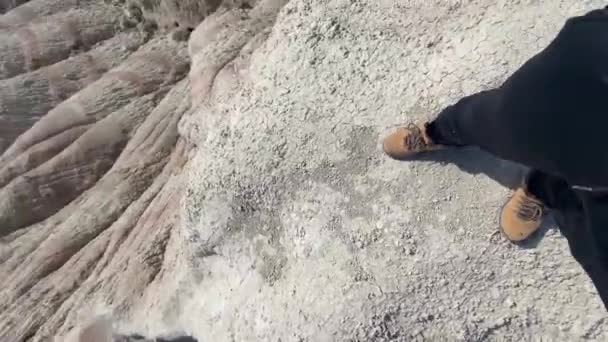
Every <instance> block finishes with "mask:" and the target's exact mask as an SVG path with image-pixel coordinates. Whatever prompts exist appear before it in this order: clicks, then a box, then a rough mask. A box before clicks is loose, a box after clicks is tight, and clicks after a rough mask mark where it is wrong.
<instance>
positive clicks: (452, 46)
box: [0, 0, 608, 341]
mask: <svg viewBox="0 0 608 342" xmlns="http://www.w3.org/2000/svg"><path fill="white" fill-rule="evenodd" d="M601 5H604V3H603V2H602V1H599V0H586V1H580V0H577V1H574V0H556V1H551V2H542V3H541V2H539V1H534V0H502V1H490V0H447V1H446V0H430V1H415V0H414V1H412V0H408V1H400V0H396V1H392V0H391V1H386V0H379V1H362V0H327V1H320V0H232V1H229V0H225V1H220V0H182V1H178V0H126V1H125V0H122V1H118V0H108V1H103V2H102V1H99V0H79V1H77V0H30V1H26V0H19V1H15V0H0V13H3V14H2V15H0V152H1V155H0V275H1V277H0V341H53V340H56V341H68V340H73V339H76V340H78V339H80V340H90V339H92V338H93V337H90V336H92V335H88V333H89V332H91V331H93V332H95V331H97V330H95V329H93V328H92V327H96V326H95V325H93V326H90V325H88V323H87V322H90V321H91V320H92V319H94V318H95V317H98V316H100V315H101V316H104V317H109V319H110V321H109V323H108V325H107V327H110V326H111V327H112V331H113V336H114V337H113V339H115V340H116V341H119V340H126V339H129V338H130V339H131V340H137V338H138V337H137V336H141V337H142V339H143V338H144V337H145V338H148V339H153V338H155V337H163V338H167V339H169V338H170V337H168V336H174V337H177V336H179V335H184V336H186V335H187V336H192V337H194V338H197V339H198V340H199V341H266V340H268V341H279V340H281V341H417V340H419V341H423V340H429V341H442V340H449V341H455V340H460V341H486V340H505V339H506V340H529V339H544V340H552V341H575V340H582V339H585V340H592V341H604V340H606V338H608V322H607V321H606V319H607V316H606V314H605V312H604V310H603V307H602V305H601V302H600V301H599V298H598V297H597V295H596V293H595V290H594V288H593V286H592V285H591V283H590V281H589V280H588V279H587V277H586V276H585V275H584V273H583V272H582V270H581V268H580V267H579V266H578V265H577V264H576V262H575V261H574V260H573V259H572V258H571V257H570V256H569V254H568V251H567V246H566V242H565V239H563V238H562V237H561V236H560V234H559V233H558V232H557V231H556V230H554V229H552V223H551V221H550V220H549V221H548V222H547V230H546V231H545V234H544V237H543V238H542V239H539V240H538V241H536V242H535V243H534V244H532V245H530V246H527V248H520V247H515V246H512V245H509V244H508V243H506V242H504V241H503V240H502V239H501V237H500V236H498V235H497V234H496V211H497V210H498V209H499V207H500V205H501V204H502V202H503V201H504V200H505V198H506V197H507V195H508V191H509V190H508V187H510V186H511V187H512V186H514V185H515V184H516V183H517V182H518V180H519V178H520V177H521V173H522V169H521V168H520V167H519V166H517V165H513V164H510V163H508V162H505V161H500V160H496V159H493V158H492V157H490V156H488V155H486V154H483V153H482V152H479V151H476V150H463V151H454V152H451V153H440V154H437V155H435V156H431V157H429V159H427V160H422V161H417V162H409V163H404V162H397V161H393V160H389V159H387V158H385V157H384V156H383V155H382V153H381V151H380V148H379V143H380V141H381V138H382V134H383V132H385V130H386V129H387V128H390V127H392V126H394V125H397V124H401V123H403V122H406V121H410V120H421V119H424V118H428V117H431V116H432V115H433V114H434V113H435V112H436V111H437V110H439V109H440V108H441V107H442V106H445V105H447V104H450V103H452V102H453V101H456V100H457V99H458V98H459V97H461V96H463V95H466V94H470V93H472V92H475V91H478V90H481V89H485V88H488V87H491V86H496V85H498V84H500V82H501V81H502V80H504V78H505V77H507V76H508V75H509V73H510V72H512V71H513V70H515V69H516V68H517V67H518V66H519V65H521V63H523V62H524V61H525V60H526V59H528V58H529V57H531V56H532V55H533V54H534V53H536V52H537V51H538V50H539V49H541V48H542V47H544V46H545V45H546V44H547V43H548V42H549V41H550V39H551V38H552V37H553V36H554V35H555V34H556V33H557V31H558V30H559V29H560V27H561V25H562V24H563V22H564V20H565V19H566V18H568V17H569V16H572V15H579V14H583V13H585V12H586V11H588V10H590V9H593V8H596V7H599V6H601ZM110 323H111V324H110ZM91 329H92V330H91ZM100 331H101V332H99V333H98V334H97V337H99V336H102V335H103V334H104V333H105V332H107V330H103V329H101V330H100ZM104 331H105V332H104ZM93 335H95V334H93ZM110 335H112V334H109V335H108V336H110ZM83 336H84V337H83ZM129 336H130V337H129ZM102 337H103V336H102ZM100 338H101V337H100ZM108 338H109V337H108ZM171 338H172V337H171ZM140 340H141V339H140Z"/></svg>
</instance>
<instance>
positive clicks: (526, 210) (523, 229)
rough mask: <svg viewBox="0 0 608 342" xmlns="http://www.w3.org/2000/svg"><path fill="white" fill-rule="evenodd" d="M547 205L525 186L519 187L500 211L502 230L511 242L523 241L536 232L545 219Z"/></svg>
mask: <svg viewBox="0 0 608 342" xmlns="http://www.w3.org/2000/svg"><path fill="white" fill-rule="evenodd" d="M544 212H545V206H544V205H543V203H542V202H541V201H540V200H538V199H537V198H536V197H534V196H532V195H531V194H529V193H528V192H527V191H526V190H524V189H523V188H520V189H517V191H515V193H514V194H513V196H512V197H511V198H510V199H509V200H508V201H507V203H505V205H504V206H503V208H502V212H501V213H500V230H501V231H502V233H503V234H504V235H505V237H506V238H507V239H508V240H509V241H511V242H522V241H524V240H526V239H528V238H529V237H530V236H531V235H532V234H534V233H535V232H536V231H537V230H538V228H540V225H541V223H542V220H543V216H544Z"/></svg>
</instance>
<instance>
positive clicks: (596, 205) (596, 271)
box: [554, 192, 608, 310]
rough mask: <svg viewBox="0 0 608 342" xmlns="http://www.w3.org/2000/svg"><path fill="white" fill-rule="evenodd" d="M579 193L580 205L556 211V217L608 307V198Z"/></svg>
mask: <svg viewBox="0 0 608 342" xmlns="http://www.w3.org/2000/svg"><path fill="white" fill-rule="evenodd" d="M576 196H577V198H580V199H581V200H578V201H576V205H568V206H566V207H564V208H560V209H559V210H555V211H554V216H555V220H556V222H557V225H558V227H559V229H560V231H561V233H562V234H563V235H564V236H565V237H566V239H567V240H568V245H569V247H570V253H571V254H572V256H573V257H574V259H575V260H576V261H577V262H578V263H579V264H580V265H581V267H582V268H583V270H584V271H585V273H587V275H588V276H589V278H591V281H592V282H593V285H594V286H595V288H596V290H597V291H598V294H599V296H600V298H601V300H602V302H603V303H604V306H605V307H606V309H607V310H608V259H607V258H606V253H607V252H608V244H607V242H606V241H607V239H606V238H607V237H608V236H607V234H608V229H606V228H607V227H608V200H606V199H603V200H599V199H596V198H594V197H596V196H595V195H592V194H586V193H580V192H579V193H578V194H577V195H576Z"/></svg>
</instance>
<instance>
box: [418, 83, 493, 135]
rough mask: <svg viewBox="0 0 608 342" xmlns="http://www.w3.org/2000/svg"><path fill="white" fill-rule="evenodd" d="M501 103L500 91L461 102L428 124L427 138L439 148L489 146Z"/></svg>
mask: <svg viewBox="0 0 608 342" xmlns="http://www.w3.org/2000/svg"><path fill="white" fill-rule="evenodd" d="M499 99H500V89H499V88H496V89H491V90H486V91H482V92H479V93H476V94H473V95H470V96H467V97H464V98H462V99H461V100H460V101H458V102H456V103H455V104H453V105H451V106H448V107H446V108H445V109H444V110H442V111H441V112H440V113H439V115H438V116H437V118H436V119H435V120H433V121H431V122H430V123H428V124H427V134H428V135H429V137H430V138H431V139H432V140H433V141H434V142H435V143H437V144H440V145H445V146H478V147H481V146H484V145H487V142H488V140H489V139H491V135H490V134H488V132H490V131H492V130H493V126H494V125H492V124H491V122H490V121H491V120H492V119H493V118H494V117H495V111H496V108H497V107H498V103H499Z"/></svg>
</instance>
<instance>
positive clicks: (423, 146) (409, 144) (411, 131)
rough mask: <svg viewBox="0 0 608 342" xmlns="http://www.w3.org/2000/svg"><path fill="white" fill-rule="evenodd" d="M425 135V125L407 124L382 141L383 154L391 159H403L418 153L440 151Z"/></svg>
mask: <svg viewBox="0 0 608 342" xmlns="http://www.w3.org/2000/svg"><path fill="white" fill-rule="evenodd" d="M440 148H441V146H440V145H437V144H435V143H433V141H432V140H431V138H429V136H428V135H427V133H426V124H421V125H415V124H409V125H408V126H407V127H401V128H399V129H398V130H397V131H395V132H394V133H392V134H391V135H389V136H388V137H386V138H385V139H384V153H386V154H387V155H388V156H390V157H391V158H393V159H405V158H409V157H412V156H413V155H415V154H417V153H420V152H428V151H434V150H438V149H440Z"/></svg>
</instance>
